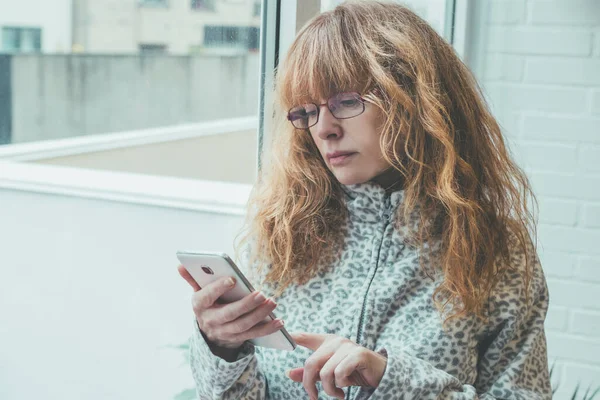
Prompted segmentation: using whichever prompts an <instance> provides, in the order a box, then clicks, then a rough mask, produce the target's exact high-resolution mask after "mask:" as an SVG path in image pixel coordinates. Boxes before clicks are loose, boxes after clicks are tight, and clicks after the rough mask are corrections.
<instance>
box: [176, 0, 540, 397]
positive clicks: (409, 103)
mask: <svg viewBox="0 0 600 400" xmlns="http://www.w3.org/2000/svg"><path fill="white" fill-rule="evenodd" d="M276 91H277V98H278V104H277V106H278V108H279V116H278V118H279V121H280V122H282V123H284V124H285V125H282V126H281V127H280V128H279V129H278V130H277V133H276V135H275V136H276V139H275V143H274V147H273V152H274V153H273V157H272V161H271V163H270V165H269V168H268V169H266V170H265V171H263V173H262V175H261V178H260V180H259V183H258V184H257V186H256V188H255V190H254V192H253V195H252V197H251V200H250V203H249V205H250V208H249V210H250V211H249V215H250V216H251V218H249V231H248V236H247V237H248V238H249V239H250V240H249V243H250V245H249V246H248V248H249V252H248V259H247V262H246V263H245V266H246V268H247V270H248V272H256V274H255V275H254V282H256V283H261V284H262V290H263V292H264V293H265V294H266V295H268V296H273V297H274V298H275V299H276V301H277V309H276V313H277V315H278V316H279V317H280V318H281V319H282V320H285V326H286V327H287V329H288V331H290V332H295V333H294V334H293V337H294V339H295V340H296V342H297V344H298V345H299V347H298V348H297V349H296V350H295V351H294V352H285V351H277V350H272V349H265V348H258V347H257V348H254V347H253V346H252V345H251V344H249V343H248V342H247V340H248V339H251V338H253V337H257V336H262V335H266V334H269V333H271V332H274V331H276V330H277V329H280V327H281V321H275V322H271V323H266V324H265V323H262V322H261V321H263V319H264V317H265V316H266V315H267V314H268V313H269V312H271V311H273V310H274V309H275V302H274V301H273V300H272V299H268V300H265V297H264V296H263V295H262V294H261V293H255V294H253V295H250V296H248V297H247V298H245V299H243V300H240V301H239V302H236V303H233V304H230V305H226V306H224V305H222V304H216V303H215V300H216V299H217V298H218V297H219V296H220V295H221V294H223V293H224V292H226V291H227V290H228V288H229V287H230V286H227V285H225V284H224V282H222V281H219V282H215V283H214V284H212V285H209V286H207V287H205V288H203V289H202V290H199V288H198V287H197V285H195V284H194V282H193V281H192V280H191V278H190V277H189V276H188V275H187V274H185V273H184V270H182V269H181V268H180V272H181V273H182V275H183V276H184V277H185V278H186V279H187V280H188V281H189V282H190V284H192V286H194V287H195V289H196V290H197V292H196V293H195V295H194V301H193V304H194V311H195V315H196V322H197V323H195V328H194V329H195V331H196V333H195V335H194V338H193V342H192V350H191V364H192V369H193V375H194V378H195V380H196V383H197V390H198V394H199V396H200V398H202V399H204V398H206V399H221V398H223V399H263V398H272V399H300V398H306V397H307V393H308V395H309V396H310V398H311V399H316V398H327V397H328V396H333V397H337V398H344V396H345V398H346V399H365V398H371V399H390V398H404V399H416V398H418V399H496V398H498V399H500V398H501V399H549V398H551V389H550V384H549V377H548V375H549V374H548V362H547V354H546V339H545V334H544V319H545V315H546V311H547V307H548V291H547V287H546V282H545V278H544V276H543V272H542V269H541V266H540V264H539V261H538V258H537V256H536V252H535V246H534V244H533V243H532V241H531V240H530V236H529V233H528V231H531V232H532V234H534V235H535V229H534V228H535V226H534V224H533V217H532V213H531V212H530V211H529V209H528V200H529V199H533V194H532V193H531V190H530V186H529V184H528V181H527V179H526V178H525V176H524V174H523V173H522V172H521V170H520V169H519V168H518V167H517V166H516V165H515V164H514V163H513V161H512V160H511V159H510V157H509V155H508V152H507V150H506V148H505V145H504V142H503V140H502V135H501V131H500V128H499V126H498V124H497V123H496V121H495V120H494V118H493V117H492V116H491V115H490V112H489V111H488V109H487V107H486V105H485V102H484V100H483V99H482V96H481V94H480V92H479V89H478V86H477V84H476V82H475V80H474V78H473V77H472V75H471V73H470V72H469V71H468V69H467V68H466V67H465V66H464V64H462V62H461V61H460V60H459V59H458V58H457V56H456V55H455V53H454V51H453V49H452V48H451V46H449V45H448V44H447V43H445V42H444V41H443V39H442V38H440V37H439V36H438V35H437V34H436V33H435V31H434V30H433V29H432V28H431V27H429V26H428V25H427V24H426V23H425V22H424V21H423V20H422V19H420V18H419V17H417V16H416V15H415V14H413V13H412V12H410V11H409V10H408V9H406V8H404V7H402V6H400V5H397V4H388V3H381V2H357V3H346V4H343V5H340V6H339V7H337V8H336V9H335V10H333V11H331V12H327V13H324V14H321V15H319V16H317V17H316V18H314V19H313V20H312V21H311V22H310V23H308V25H307V26H306V27H304V28H303V29H302V31H301V32H300V33H299V34H298V36H297V38H296V40H295V42H294V43H293V45H292V46H291V48H290V50H289V53H288V55H287V58H286V59H285V61H284V63H283V65H282V66H281V68H280V70H279V71H278V76H277V86H276Z"/></svg>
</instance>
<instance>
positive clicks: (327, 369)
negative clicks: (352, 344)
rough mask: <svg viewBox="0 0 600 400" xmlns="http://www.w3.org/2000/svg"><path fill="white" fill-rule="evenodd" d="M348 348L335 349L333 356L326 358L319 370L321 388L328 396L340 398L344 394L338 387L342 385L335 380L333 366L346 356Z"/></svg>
mask: <svg viewBox="0 0 600 400" xmlns="http://www.w3.org/2000/svg"><path fill="white" fill-rule="evenodd" d="M350 349H351V348H350ZM350 349H349V348H348V347H345V346H342V347H340V348H339V349H338V351H336V352H335V353H334V354H333V356H331V358H330V359H329V360H327V362H326V363H325V365H323V368H321V372H320V374H319V377H320V379H321V384H322V385H323V390H325V393H327V394H328V395H330V396H333V397H337V398H340V397H341V398H342V399H343V398H344V396H345V394H344V391H343V390H342V389H340V388H341V387H344V386H341V384H340V383H339V382H337V380H336V379H337V378H336V376H335V368H336V367H337V366H338V364H339V363H340V362H341V361H342V360H343V359H344V358H346V357H347V356H348V353H349V350H350Z"/></svg>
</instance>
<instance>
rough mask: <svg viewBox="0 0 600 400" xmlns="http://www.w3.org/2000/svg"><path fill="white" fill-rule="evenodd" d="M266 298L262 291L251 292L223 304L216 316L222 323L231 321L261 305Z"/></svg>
mask: <svg viewBox="0 0 600 400" xmlns="http://www.w3.org/2000/svg"><path fill="white" fill-rule="evenodd" d="M266 300H267V298H266V297H265V295H264V294H263V293H262V292H253V293H250V294H249V295H247V296H244V298H243V299H240V300H238V301H234V302H233V303H229V304H226V305H224V306H223V307H222V308H220V309H219V314H218V317H220V318H221V319H220V321H222V322H223V323H226V322H230V321H233V320H235V319H237V318H239V317H240V316H242V315H244V314H247V313H249V312H251V311H253V310H255V309H256V308H257V307H259V306H260V305H262V304H263V303H264V302H265V301H266Z"/></svg>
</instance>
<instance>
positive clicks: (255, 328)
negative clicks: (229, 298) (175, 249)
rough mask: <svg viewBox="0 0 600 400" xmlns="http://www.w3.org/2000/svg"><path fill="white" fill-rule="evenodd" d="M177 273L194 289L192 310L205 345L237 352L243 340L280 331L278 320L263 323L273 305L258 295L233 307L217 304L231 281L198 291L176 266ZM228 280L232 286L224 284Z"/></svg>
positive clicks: (236, 303)
mask: <svg viewBox="0 0 600 400" xmlns="http://www.w3.org/2000/svg"><path fill="white" fill-rule="evenodd" d="M178 271H179V274H180V275H181V276H182V277H183V279H185V280H186V281H187V282H188V283H189V284H190V286H191V287H192V288H193V289H194V295H193V296H192V308H193V310H194V314H195V315H196V320H197V321H198V327H199V328H200V330H201V331H202V333H204V335H205V337H206V338H207V339H208V340H209V341H210V342H211V343H209V344H211V345H213V346H215V345H216V346H218V347H221V348H225V349H238V348H239V347H241V346H242V344H244V342H245V341H246V340H250V339H254V338H257V337H261V336H265V335H269V334H271V333H273V332H276V331H278V330H280V329H281V328H282V327H283V321H281V320H279V319H275V320H273V321H269V322H264V320H265V318H266V317H267V316H268V315H269V314H270V313H271V312H272V311H273V310H274V309H275V307H276V306H277V304H276V303H275V302H274V301H273V300H272V299H267V298H265V296H264V295H263V294H262V293H261V292H253V293H251V294H249V295H248V296H245V297H244V298H243V299H240V300H237V301H235V302H233V303H229V304H220V303H217V299H218V298H219V297H221V296H222V295H223V294H224V293H226V292H227V291H229V290H231V289H232V288H233V286H234V285H235V280H234V278H233V277H224V278H221V279H218V280H216V281H214V282H212V283H210V284H208V285H206V286H205V287H204V288H200V286H199V285H198V283H197V282H196V281H195V280H194V278H192V276H191V275H190V274H189V272H188V271H187V270H186V269H185V268H184V267H183V266H181V265H180V266H179V267H178ZM229 279H231V282H232V283H228V280H229Z"/></svg>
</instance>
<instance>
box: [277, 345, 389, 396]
mask: <svg viewBox="0 0 600 400" xmlns="http://www.w3.org/2000/svg"><path fill="white" fill-rule="evenodd" d="M291 336H292V338H293V339H294V340H295V341H296V344H298V345H300V346H303V347H306V348H308V349H311V350H314V353H313V354H312V355H311V356H310V357H308V359H307V360H306V363H305V364H304V367H299V368H294V369H292V370H289V371H287V373H286V374H287V376H288V377H289V378H290V379H291V380H293V381H294V382H302V386H304V389H305V390H306V392H307V393H308V394H309V396H310V398H311V400H316V399H317V397H318V392H317V386H316V382H317V381H319V380H320V381H321V384H322V385H323V389H324V390H325V393H327V394H328V395H330V396H333V397H337V398H340V399H343V398H344V391H343V390H341V389H340V388H343V387H346V386H367V387H377V386H378V385H379V382H380V381H381V378H382V377H383V373H384V372H385V367H386V365H387V358H385V357H384V356H382V355H381V354H379V353H376V352H374V351H372V350H369V349H367V348H365V347H362V346H359V345H358V344H356V343H354V342H353V341H351V340H349V339H346V338H344V337H341V336H336V335H323V334H316V333H293V334H291Z"/></svg>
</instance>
